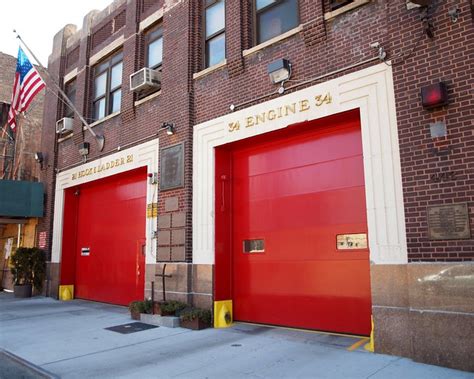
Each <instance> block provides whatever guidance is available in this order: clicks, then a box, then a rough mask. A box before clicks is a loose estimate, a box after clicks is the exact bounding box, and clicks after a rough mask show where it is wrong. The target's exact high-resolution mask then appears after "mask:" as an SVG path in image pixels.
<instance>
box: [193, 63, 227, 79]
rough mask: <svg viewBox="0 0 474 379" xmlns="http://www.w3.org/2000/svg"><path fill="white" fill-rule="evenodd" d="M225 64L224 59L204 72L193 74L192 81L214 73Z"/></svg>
mask: <svg viewBox="0 0 474 379" xmlns="http://www.w3.org/2000/svg"><path fill="white" fill-rule="evenodd" d="M226 64H227V59H224V60H223V61H222V62H220V63H217V64H215V65H213V66H210V67H208V68H205V69H204V70H201V71H199V72H196V73H194V74H193V79H199V78H202V77H203V76H206V75H208V74H210V73H211V72H214V71H216V70H218V69H220V68H222V67H225V65H226Z"/></svg>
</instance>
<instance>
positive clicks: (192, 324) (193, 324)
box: [180, 318, 210, 330]
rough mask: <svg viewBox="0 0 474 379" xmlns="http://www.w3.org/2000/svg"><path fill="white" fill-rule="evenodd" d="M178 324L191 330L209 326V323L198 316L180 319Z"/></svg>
mask: <svg viewBox="0 0 474 379" xmlns="http://www.w3.org/2000/svg"><path fill="white" fill-rule="evenodd" d="M180 324H181V327H182V328H186V329H192V330H201V329H206V328H209V327H210V325H209V323H207V322H205V321H202V320H200V319H198V318H195V319H194V320H181V322H180Z"/></svg>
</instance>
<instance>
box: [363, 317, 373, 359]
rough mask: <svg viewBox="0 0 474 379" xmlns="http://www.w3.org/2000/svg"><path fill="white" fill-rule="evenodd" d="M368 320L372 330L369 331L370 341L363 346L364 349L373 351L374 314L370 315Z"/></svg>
mask: <svg viewBox="0 0 474 379" xmlns="http://www.w3.org/2000/svg"><path fill="white" fill-rule="evenodd" d="M370 320H371V323H372V330H371V331H370V341H369V343H368V344H367V345H365V346H364V349H365V350H367V351H370V352H371V353H373V352H374V349H375V347H374V316H370Z"/></svg>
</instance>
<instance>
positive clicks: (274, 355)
mask: <svg viewBox="0 0 474 379" xmlns="http://www.w3.org/2000/svg"><path fill="white" fill-rule="evenodd" d="M130 322H131V320H130V317H129V314H128V311H127V309H126V308H125V307H118V306H113V305H107V304H100V303H93V302H87V301H82V300H73V301H70V302H59V301H56V300H53V299H50V298H41V297H36V298H32V299H26V300H25V299H14V298H13V297H12V296H11V295H10V294H4V293H2V294H0V348H3V349H6V350H8V351H10V352H11V353H13V354H16V355H18V356H20V357H22V358H23V359H25V360H27V361H29V362H31V363H33V364H34V365H37V366H39V367H41V368H43V369H44V370H46V371H49V372H51V373H53V374H56V375H58V376H60V377H62V378H168V377H181V378H222V377H225V378H275V377H276V378H374V379H377V378H404V379H410V378H430V379H444V378H446V379H448V378H449V379H461V378H462V379H467V378H469V379H474V374H473V373H467V372H462V371H456V370H451V369H447V368H443V367H437V366H430V365H424V364H420V363H415V362H413V361H411V360H409V359H405V358H400V357H394V356H389V355H382V354H373V353H369V352H367V351H365V350H364V348H363V344H361V346H360V347H358V348H354V347H353V349H354V350H353V351H350V350H349V348H350V347H351V346H354V344H356V343H357V342H358V341H360V339H358V338H356V337H343V336H335V335H329V334H320V333H312V332H302V331H295V330H287V329H281V328H270V327H264V326H255V325H248V324H236V325H235V326H234V327H232V328H229V329H220V330H218V329H206V330H203V331H190V330H187V329H182V328H176V329H170V328H165V327H159V328H155V329H149V330H144V331H140V332H136V333H132V334H119V333H116V332H113V331H110V330H105V329H104V328H107V327H112V326H117V325H121V324H127V323H130ZM0 373H1V367H0ZM0 377H1V374H0Z"/></svg>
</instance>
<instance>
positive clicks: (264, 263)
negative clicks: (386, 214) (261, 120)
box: [231, 114, 371, 335]
mask: <svg viewBox="0 0 474 379" xmlns="http://www.w3.org/2000/svg"><path fill="white" fill-rule="evenodd" d="M350 116H351V114H348V115H347V116H346V117H345V118H344V117H343V118H341V117H339V118H335V119H333V120H332V121H328V122H326V123H325V122H324V121H323V122H321V121H318V122H314V123H312V124H311V123H306V125H304V126H302V127H301V128H300V129H305V130H306V132H305V133H303V134H299V135H295V134H293V135H290V134H288V133H286V135H285V136H284V137H278V133H276V134H275V135H274V136H269V137H268V139H267V141H264V142H262V141H261V140H260V142H255V143H252V142H251V141H248V142H247V143H246V146H245V147H239V148H236V149H233V151H232V152H231V161H232V163H231V167H232V228H231V229H232V251H233V253H232V254H233V256H232V267H233V275H232V278H233V279H232V291H233V301H234V317H235V319H236V320H241V321H250V322H257V323H266V324H274V325H285V326H293V327H301V328H309V329H318V330H326V331H336V332H344V333H354V334H364V335H367V334H369V333H370V314H371V301H370V282H369V252H368V249H367V248H359V249H353V247H354V246H349V245H350V244H351V243H350V242H348V243H347V241H349V240H350V239H353V238H354V236H353V235H354V234H358V235H359V238H360V235H361V234H362V235H366V234H367V221H366V206H365V188H364V171H363V160H362V142H361V132H360V124H359V122H358V117H355V116H358V115H357V114H352V116H351V117H350ZM295 130H296V129H295ZM269 140H270V141H269ZM349 235H350V236H349ZM338 236H339V238H340V241H342V242H343V243H345V242H344V241H346V243H345V244H340V246H339V249H338V246H337V240H338ZM356 237H357V236H356ZM348 238H349V240H348ZM351 247H352V248H351Z"/></svg>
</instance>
